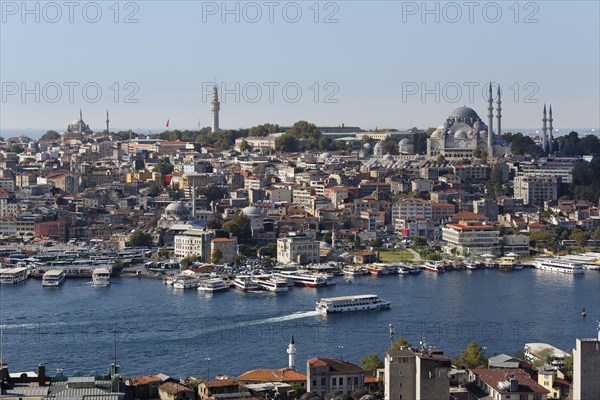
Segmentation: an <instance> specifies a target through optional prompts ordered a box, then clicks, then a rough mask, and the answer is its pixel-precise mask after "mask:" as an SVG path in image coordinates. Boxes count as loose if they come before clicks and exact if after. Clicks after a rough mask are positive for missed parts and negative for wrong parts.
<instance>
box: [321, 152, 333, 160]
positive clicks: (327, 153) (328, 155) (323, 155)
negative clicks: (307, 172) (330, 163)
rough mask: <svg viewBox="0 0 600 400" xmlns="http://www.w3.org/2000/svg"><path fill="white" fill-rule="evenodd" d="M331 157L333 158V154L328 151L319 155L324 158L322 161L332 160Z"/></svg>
mask: <svg viewBox="0 0 600 400" xmlns="http://www.w3.org/2000/svg"><path fill="white" fill-rule="evenodd" d="M330 157H331V153H330V152H328V151H326V152H324V153H321V154H320V155H319V158H322V159H324V158H330Z"/></svg>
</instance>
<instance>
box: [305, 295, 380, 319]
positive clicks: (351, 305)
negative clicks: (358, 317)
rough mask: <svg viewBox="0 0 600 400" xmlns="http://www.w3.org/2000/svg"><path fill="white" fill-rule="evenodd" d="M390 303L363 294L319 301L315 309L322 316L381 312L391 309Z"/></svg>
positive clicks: (374, 296) (375, 296)
mask: <svg viewBox="0 0 600 400" xmlns="http://www.w3.org/2000/svg"><path fill="white" fill-rule="evenodd" d="M389 307H390V302H389V301H387V300H382V299H380V298H379V297H377V295H375V294H363V295H358V296H343V297H330V298H324V299H321V300H319V301H317V306H316V307H315V309H316V310H317V312H319V313H321V314H329V313H338V312H350V311H364V310H381V309H384V308H389Z"/></svg>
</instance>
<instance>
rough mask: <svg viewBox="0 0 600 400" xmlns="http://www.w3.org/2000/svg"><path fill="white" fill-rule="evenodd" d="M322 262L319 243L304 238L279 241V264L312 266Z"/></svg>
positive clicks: (300, 236)
mask: <svg viewBox="0 0 600 400" xmlns="http://www.w3.org/2000/svg"><path fill="white" fill-rule="evenodd" d="M319 261H320V251H319V242H317V241H316V240H314V239H312V238H310V237H308V236H304V235H298V236H288V237H284V238H279V239H277V262H278V263H281V264H290V263H299V264H310V263H318V262H319Z"/></svg>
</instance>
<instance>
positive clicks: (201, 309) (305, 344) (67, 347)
mask: <svg viewBox="0 0 600 400" xmlns="http://www.w3.org/2000/svg"><path fill="white" fill-rule="evenodd" d="M367 293H375V294H378V295H379V296H380V297H382V298H384V299H387V300H391V301H392V308H391V309H390V310H388V311H380V312H365V313H354V314H353V313H346V314H340V315H329V316H318V315H315V313H314V311H313V307H314V303H315V301H317V300H318V299H319V298H321V297H331V296H339V295H347V294H367ZM582 307H585V308H586V309H587V320H585V321H583V320H582V319H581V316H580V312H581V309H582ZM599 317H600V273H597V272H593V271H588V272H587V273H586V274H584V276H576V277H573V276H564V275H558V274H552V273H548V272H543V271H536V270H529V269H525V270H522V271H515V272H513V273H501V272H498V271H473V272H470V271H462V272H449V273H446V274H442V275H437V274H434V273H428V272H424V273H421V274H420V275H417V276H414V275H411V276H395V275H394V276H387V277H380V278H373V277H366V276H365V277H357V278H356V279H355V280H354V283H353V284H347V283H346V282H345V281H344V280H343V279H342V278H339V279H338V284H337V285H336V286H333V287H327V288H321V289H310V288H293V289H291V290H290V291H289V292H288V293H283V294H278V295H274V294H271V293H241V292H239V291H234V290H230V291H229V292H225V293H217V294H214V295H205V294H201V293H198V292H197V291H196V290H189V291H185V292H177V291H175V290H173V289H172V288H170V287H167V286H165V285H163V284H162V282H160V281H156V280H146V279H132V278H121V279H113V281H112V285H111V286H110V287H109V288H92V287H91V285H90V282H84V281H81V280H67V281H66V282H65V284H64V285H63V286H62V287H60V288H42V287H41V282H40V281H37V280H29V281H28V282H27V283H26V284H24V285H20V286H16V287H7V286H3V287H2V289H0V322H1V323H2V324H3V326H4V345H3V357H4V359H5V360H6V361H8V363H9V367H10V370H12V371H23V370H32V369H35V368H36V366H37V364H38V363H39V362H44V363H45V364H46V366H47V370H48V371H49V372H50V373H51V374H52V373H53V372H54V370H55V369H56V368H63V369H64V370H65V372H66V373H72V372H74V371H79V372H81V373H84V374H85V373H89V372H91V371H98V372H105V371H106V369H107V366H108V364H109V363H110V362H112V359H113V351H114V347H113V343H114V337H115V335H114V333H113V332H114V329H115V322H116V323H117V332H118V333H117V348H118V362H119V364H120V365H121V368H122V369H121V371H122V373H123V374H124V375H129V376H133V375H139V374H148V373H158V372H163V373H166V374H172V375H179V376H182V375H205V374H206V373H207V368H208V362H207V361H206V358H211V361H210V374H211V375H214V374H217V373H226V374H232V375H237V374H239V373H241V372H244V371H246V370H249V369H254V368H281V367H284V366H287V354H286V352H285V350H286V347H287V343H288V341H289V338H290V336H291V335H292V334H293V335H294V336H295V339H296V346H297V351H298V353H297V358H296V364H297V367H298V368H299V369H301V370H303V369H304V365H305V363H306V360H307V359H308V358H311V357H315V356H332V357H340V356H342V357H343V358H345V359H348V360H351V361H354V362H358V361H359V359H360V357H361V356H364V355H367V354H370V353H375V352H378V353H380V354H383V353H384V351H385V350H386V347H387V346H388V345H389V335H388V325H389V324H390V323H394V324H395V327H396V336H397V337H398V336H400V335H404V336H406V337H408V339H409V341H411V342H412V343H413V344H418V342H419V340H420V338H421V337H422V336H425V338H426V340H427V343H428V344H429V345H430V346H433V347H435V348H438V349H443V350H445V351H446V353H447V354H450V355H455V354H456V353H457V352H458V351H459V350H460V349H461V348H463V347H464V346H465V345H466V344H467V343H468V341H469V340H471V339H475V340H477V342H478V343H479V344H480V345H481V346H484V347H485V348H487V350H486V351H487V353H488V354H489V355H491V354H492V353H494V352H497V353H501V352H505V353H509V354H512V353H513V352H514V351H516V350H519V349H522V347H523V344H524V343H526V342H548V343H551V344H553V345H555V346H557V347H559V348H562V349H564V350H569V349H571V348H572V347H574V345H575V338H576V337H594V336H596V326H597V325H596V321H597V320H598V319H599ZM342 346H343V347H342Z"/></svg>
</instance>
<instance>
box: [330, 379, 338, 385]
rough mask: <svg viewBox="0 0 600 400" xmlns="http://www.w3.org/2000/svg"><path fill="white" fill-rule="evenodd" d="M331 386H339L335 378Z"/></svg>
mask: <svg viewBox="0 0 600 400" xmlns="http://www.w3.org/2000/svg"><path fill="white" fill-rule="evenodd" d="M331 385H332V386H336V385H337V380H336V379H335V378H331Z"/></svg>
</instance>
